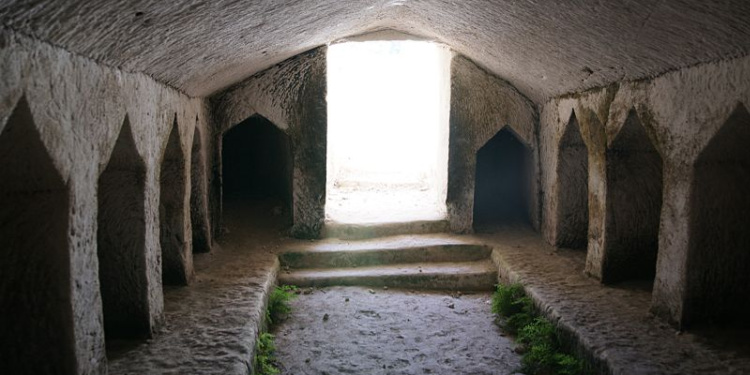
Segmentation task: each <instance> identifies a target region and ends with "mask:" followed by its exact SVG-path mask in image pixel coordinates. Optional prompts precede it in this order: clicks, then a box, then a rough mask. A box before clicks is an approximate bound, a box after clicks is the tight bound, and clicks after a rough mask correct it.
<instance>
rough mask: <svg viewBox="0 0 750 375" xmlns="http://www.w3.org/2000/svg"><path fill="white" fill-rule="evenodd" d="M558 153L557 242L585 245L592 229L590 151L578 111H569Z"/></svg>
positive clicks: (575, 247) (567, 246)
mask: <svg viewBox="0 0 750 375" xmlns="http://www.w3.org/2000/svg"><path fill="white" fill-rule="evenodd" d="M557 155H558V161H557V237H556V240H555V245H556V246H559V247H565V248H572V249H585V248H586V245H587V243H588V231H589V153H588V148H587V147H586V143H585V142H584V141H583V137H582V136H581V129H580V125H579V123H578V119H576V114H575V112H572V113H571V114H570V120H569V121H568V124H567V125H566V126H565V130H564V131H563V135H562V138H561V139H560V146H559V148H558V154H557Z"/></svg>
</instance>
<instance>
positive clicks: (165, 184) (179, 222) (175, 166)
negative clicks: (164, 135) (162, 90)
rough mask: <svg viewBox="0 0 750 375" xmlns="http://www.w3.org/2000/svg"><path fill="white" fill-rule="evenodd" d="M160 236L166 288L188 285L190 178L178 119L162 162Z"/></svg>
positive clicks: (163, 277)
mask: <svg viewBox="0 0 750 375" xmlns="http://www.w3.org/2000/svg"><path fill="white" fill-rule="evenodd" d="M160 183H161V189H160V195H159V228H160V230H159V233H160V235H159V236H160V239H161V241H160V243H161V254H162V280H163V281H164V284H165V285H187V284H188V283H189V281H190V278H191V276H192V271H193V269H192V268H193V267H192V264H193V255H192V252H191V250H190V249H189V246H188V245H187V241H186V233H185V232H186V221H185V219H186V218H185V204H187V199H188V198H187V187H186V184H187V176H186V169H185V154H184V152H183V151H182V142H181V141H180V130H179V128H178V126H177V119H176V118H175V120H174V122H173V124H172V128H171V130H170V133H169V138H168V140H167V146H166V149H165V150H164V157H163V158H162V162H161V175H160Z"/></svg>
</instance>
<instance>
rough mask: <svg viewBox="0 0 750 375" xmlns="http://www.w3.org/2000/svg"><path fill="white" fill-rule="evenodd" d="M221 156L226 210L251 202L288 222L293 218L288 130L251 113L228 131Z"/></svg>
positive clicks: (223, 138)
mask: <svg viewBox="0 0 750 375" xmlns="http://www.w3.org/2000/svg"><path fill="white" fill-rule="evenodd" d="M221 157H222V163H221V164H222V189H223V192H222V196H223V200H224V204H223V207H224V210H225V214H229V215H231V214H232V212H231V210H232V208H233V207H235V208H237V207H247V206H248V205H251V206H254V207H255V208H256V210H257V211H258V212H260V213H264V212H267V211H271V212H272V214H273V215H275V216H278V217H281V218H282V220H283V221H284V223H286V224H288V223H289V222H290V221H291V210H292V167H293V165H292V163H293V158H292V150H291V142H290V140H289V136H288V135H287V134H286V133H285V132H283V131H282V130H280V129H279V128H278V127H276V126H275V125H274V124H273V123H272V122H270V121H268V120H267V119H266V118H264V117H262V116H260V115H254V116H251V117H250V118H248V119H247V120H245V121H243V122H241V123H239V124H237V125H235V126H234V127H232V128H231V129H229V130H228V131H226V132H225V133H224V135H223V137H222V155H221ZM227 202H232V204H227Z"/></svg>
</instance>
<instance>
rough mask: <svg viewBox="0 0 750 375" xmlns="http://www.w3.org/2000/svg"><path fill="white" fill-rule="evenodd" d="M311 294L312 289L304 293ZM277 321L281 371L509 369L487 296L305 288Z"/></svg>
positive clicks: (512, 362) (508, 351) (514, 364)
mask: <svg viewBox="0 0 750 375" xmlns="http://www.w3.org/2000/svg"><path fill="white" fill-rule="evenodd" d="M308 293H309V294H308ZM291 305H292V308H293V311H292V313H291V314H290V316H289V317H288V319H286V320H285V321H284V322H282V323H281V324H280V325H278V326H276V327H275V329H274V334H275V335H276V346H277V357H278V360H279V363H280V364H281V369H282V374H287V375H292V374H294V375H304V374H310V375H312V374H315V375H321V374H328V375H335V374H512V373H514V370H516V369H517V368H518V367H519V366H520V362H519V361H520V356H519V355H518V354H516V353H515V352H514V347H515V344H514V343H513V341H511V340H510V338H509V337H506V336H505V335H504V334H503V333H502V332H501V330H500V329H499V328H498V327H497V326H496V325H495V323H494V320H493V319H494V317H493V315H492V314H491V312H490V294H489V293H477V294H463V295H461V294H454V295H451V294H448V293H433V292H423V291H419V292H417V291H406V290H387V289H369V288H362V287H330V288H322V289H314V290H312V289H304V293H302V294H300V295H299V297H298V298H297V299H295V300H294V301H292V303H291Z"/></svg>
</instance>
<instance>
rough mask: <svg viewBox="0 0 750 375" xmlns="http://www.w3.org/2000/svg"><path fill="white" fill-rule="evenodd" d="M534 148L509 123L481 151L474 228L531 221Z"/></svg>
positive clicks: (483, 229) (475, 191) (475, 197)
mask: <svg viewBox="0 0 750 375" xmlns="http://www.w3.org/2000/svg"><path fill="white" fill-rule="evenodd" d="M530 166H531V151H530V150H529V148H528V147H527V146H526V145H525V144H523V142H522V141H521V140H520V139H519V137H518V135H517V134H516V133H515V132H513V130H511V129H510V127H508V126H506V127H504V128H503V129H502V130H500V131H499V132H497V134H495V136H493V137H492V138H491V139H490V140H489V141H487V143H486V144H485V145H484V146H482V148H480V149H479V151H477V165H476V183H475V186H474V230H476V231H478V232H481V231H486V230H491V229H492V228H494V227H496V226H502V225H523V226H526V225H528V224H529V204H530V191H531V180H530V175H531V171H530Z"/></svg>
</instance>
